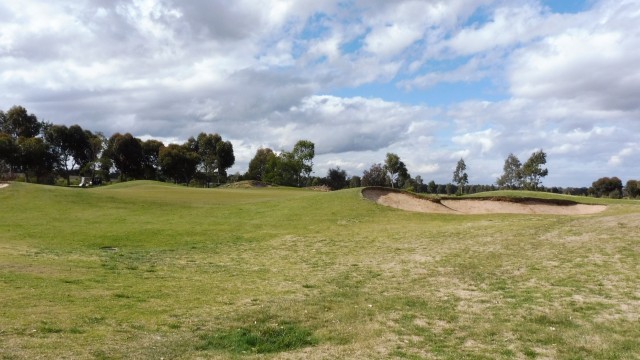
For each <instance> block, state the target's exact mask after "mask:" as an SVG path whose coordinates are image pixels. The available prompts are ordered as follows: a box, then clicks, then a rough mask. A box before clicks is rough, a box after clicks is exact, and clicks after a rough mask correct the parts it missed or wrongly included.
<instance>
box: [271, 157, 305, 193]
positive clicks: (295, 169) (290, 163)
mask: <svg viewBox="0 0 640 360" xmlns="http://www.w3.org/2000/svg"><path fill="white" fill-rule="evenodd" d="M299 165H300V163H299V162H298V161H297V160H296V159H295V158H294V156H293V153H290V152H287V151H283V152H281V153H280V154H278V155H277V156H274V157H271V158H269V161H268V163H267V168H266V171H265V175H264V181H266V182H268V183H272V184H277V185H283V186H298V183H299V182H298V181H299V179H300V166H299Z"/></svg>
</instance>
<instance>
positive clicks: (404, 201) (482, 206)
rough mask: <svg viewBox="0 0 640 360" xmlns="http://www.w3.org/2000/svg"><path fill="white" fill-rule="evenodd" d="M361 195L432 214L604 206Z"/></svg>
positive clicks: (588, 210)
mask: <svg viewBox="0 0 640 360" xmlns="http://www.w3.org/2000/svg"><path fill="white" fill-rule="evenodd" d="M362 196H363V197H364V198H366V199H369V200H371V201H375V202H376V203H378V204H380V205H385V206H390V207H393V208H396V209H401V210H406V211H415V212H424V213H434V214H461V215H462V214H549V215H589V214H596V213H599V212H602V211H604V210H605V209H606V208H607V207H606V206H605V205H586V204H578V203H575V202H572V201H557V200H543V199H518V198H491V199H487V198H478V199H460V200H457V199H426V198H420V197H418V196H416V195H412V194H409V193H405V192H401V191H397V190H391V189H383V188H365V189H363V190H362Z"/></svg>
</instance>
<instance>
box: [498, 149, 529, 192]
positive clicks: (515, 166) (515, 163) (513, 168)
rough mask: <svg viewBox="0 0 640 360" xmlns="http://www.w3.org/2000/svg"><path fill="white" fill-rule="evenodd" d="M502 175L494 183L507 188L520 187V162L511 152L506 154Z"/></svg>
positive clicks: (521, 175)
mask: <svg viewBox="0 0 640 360" xmlns="http://www.w3.org/2000/svg"><path fill="white" fill-rule="evenodd" d="M502 170H503V173H502V176H500V177H499V178H498V180H496V184H498V186H500V187H505V188H507V189H518V188H520V187H522V180H523V178H522V177H523V174H522V163H521V162H520V160H519V159H518V157H517V156H515V155H514V154H513V153H511V154H509V156H507V159H506V160H505V161H504V166H503V167H502Z"/></svg>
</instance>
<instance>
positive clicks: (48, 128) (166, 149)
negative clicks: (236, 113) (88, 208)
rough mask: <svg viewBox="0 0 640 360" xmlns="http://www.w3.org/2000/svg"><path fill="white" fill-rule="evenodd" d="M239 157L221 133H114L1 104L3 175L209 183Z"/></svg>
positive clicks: (49, 181)
mask: <svg viewBox="0 0 640 360" xmlns="http://www.w3.org/2000/svg"><path fill="white" fill-rule="evenodd" d="M234 162H235V156H234V153H233V145H232V144H231V142H229V141H224V140H223V139H222V137H221V136H220V135H219V134H206V133H200V134H199V135H198V136H197V137H191V138H189V139H188V140H187V142H185V143H184V144H181V145H179V144H169V145H166V146H165V145H164V144H163V143H162V142H161V141H158V140H155V139H149V140H146V141H142V140H141V139H139V138H136V137H134V136H133V135H131V134H130V133H125V134H121V133H115V134H113V135H111V136H110V137H109V138H107V137H105V136H104V135H103V134H102V133H100V132H95V133H94V132H92V131H90V130H86V129H82V127H80V126H79V125H71V126H69V127H67V126H66V125H56V124H52V123H48V122H45V121H39V120H38V118H37V117H36V116H35V115H34V114H30V113H29V112H28V111H27V109H25V108H24V107H22V106H13V107H12V108H10V109H9V110H8V111H7V112H4V111H2V110H0V175H3V177H6V178H9V179H12V178H14V177H15V176H16V175H15V174H17V173H20V174H23V176H24V177H25V181H27V182H38V183H44V184H53V183H55V182H56V179H58V178H61V179H64V181H65V182H66V184H67V185H69V184H70V183H71V180H70V178H71V176H72V175H79V176H86V177H91V178H92V179H101V180H104V181H110V180H111V178H112V176H116V177H118V178H119V179H120V180H121V181H123V180H130V179H147V180H160V181H173V182H176V183H186V184H189V183H191V182H192V181H196V182H197V183H199V184H202V185H204V186H209V185H210V184H211V183H213V182H217V183H220V182H224V181H226V178H227V169H229V168H230V167H231V166H232V165H233V164H234Z"/></svg>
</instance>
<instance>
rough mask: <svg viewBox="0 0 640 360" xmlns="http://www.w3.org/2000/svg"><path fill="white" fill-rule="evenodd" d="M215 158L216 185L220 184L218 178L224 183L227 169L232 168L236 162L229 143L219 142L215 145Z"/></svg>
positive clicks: (231, 145)
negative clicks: (216, 169) (216, 170)
mask: <svg viewBox="0 0 640 360" xmlns="http://www.w3.org/2000/svg"><path fill="white" fill-rule="evenodd" d="M216 158H217V162H216V165H217V168H218V184H219V183H220V178H222V181H226V179H227V169H228V168H230V167H231V166H233V164H234V163H235V162H236V157H235V155H234V154H233V144H231V142H229V141H220V142H218V144H217V145H216Z"/></svg>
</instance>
